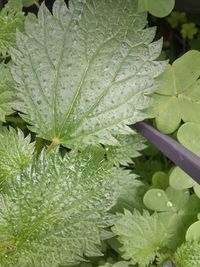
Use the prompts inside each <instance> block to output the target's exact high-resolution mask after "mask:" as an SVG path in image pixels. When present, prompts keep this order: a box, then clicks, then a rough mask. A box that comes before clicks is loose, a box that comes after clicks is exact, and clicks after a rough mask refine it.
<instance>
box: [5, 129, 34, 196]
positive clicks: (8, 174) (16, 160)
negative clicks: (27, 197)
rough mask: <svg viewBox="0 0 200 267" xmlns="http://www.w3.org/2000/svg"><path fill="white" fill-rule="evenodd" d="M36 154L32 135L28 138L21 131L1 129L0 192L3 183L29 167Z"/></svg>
mask: <svg viewBox="0 0 200 267" xmlns="http://www.w3.org/2000/svg"><path fill="white" fill-rule="evenodd" d="M33 152H34V143H30V135H29V136H27V137H26V138H25V137H24V134H23V132H22V131H20V130H19V129H18V130H17V132H16V130H14V129H13V128H10V129H9V130H8V129H6V128H4V127H1V128H0V191H1V189H2V183H6V181H7V179H9V178H13V177H15V176H16V175H17V173H18V172H20V171H21V170H23V169H26V167H27V166H28V165H29V163H30V161H31V158H32V156H33Z"/></svg>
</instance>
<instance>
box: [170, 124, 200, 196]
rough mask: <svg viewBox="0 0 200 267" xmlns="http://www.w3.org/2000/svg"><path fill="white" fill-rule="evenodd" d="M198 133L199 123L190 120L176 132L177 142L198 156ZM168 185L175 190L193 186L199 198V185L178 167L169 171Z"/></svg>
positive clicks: (199, 154)
mask: <svg viewBox="0 0 200 267" xmlns="http://www.w3.org/2000/svg"><path fill="white" fill-rule="evenodd" d="M199 135H200V124H198V123H192V122H187V123H184V124H183V125H182V126H181V127H180V128H179V129H178V132H177V138H178V140H179V142H180V143H181V144H183V145H184V146H185V147H186V148H188V149H190V150H191V151H192V152H194V153H195V154H197V155H198V156H200V145H199ZM170 185H171V186H172V187H173V188H175V189H177V190H179V189H186V188H191V187H193V189H194V192H195V193H196V195H197V196H198V197H199V198H200V185H199V184H197V183H196V182H195V181H194V180H192V178H191V177H190V176H189V175H187V174H186V173H185V172H184V171H182V170H181V169H180V168H179V167H175V168H174V169H173V170H172V171H171V174H170Z"/></svg>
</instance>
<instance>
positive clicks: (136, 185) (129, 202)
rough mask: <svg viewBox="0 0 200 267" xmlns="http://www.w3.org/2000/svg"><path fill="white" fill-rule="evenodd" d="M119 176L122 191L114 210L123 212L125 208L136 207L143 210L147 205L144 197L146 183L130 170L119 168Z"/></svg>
mask: <svg viewBox="0 0 200 267" xmlns="http://www.w3.org/2000/svg"><path fill="white" fill-rule="evenodd" d="M120 170H121V171H120ZM118 177H119V182H118V183H119V185H120V187H121V192H120V195H119V197H118V200H117V203H116V205H115V206H114V207H113V208H112V212H123V210H124V209H128V210H130V211H133V210H134V209H137V210H143V208H145V206H144V204H143V201H142V199H143V196H144V193H145V192H146V190H147V189H146V186H145V185H144V183H142V182H141V181H140V180H138V179H136V178H137V176H136V175H135V174H133V173H131V172H130V170H124V169H122V168H120V169H119V170H118Z"/></svg>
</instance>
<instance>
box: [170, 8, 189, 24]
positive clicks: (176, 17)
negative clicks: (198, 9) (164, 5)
mask: <svg viewBox="0 0 200 267" xmlns="http://www.w3.org/2000/svg"><path fill="white" fill-rule="evenodd" d="M166 20H167V21H168V22H169V24H170V25H171V27H172V28H176V27H177V26H178V25H179V23H184V22H186V21H187V17H186V13H185V12H177V11H173V12H172V13H171V14H170V16H169V17H167V18H166Z"/></svg>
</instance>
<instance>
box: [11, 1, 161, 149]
mask: <svg viewBox="0 0 200 267" xmlns="http://www.w3.org/2000/svg"><path fill="white" fill-rule="evenodd" d="M145 25H146V14H139V13H137V1H136V0H130V1H129V0H125V1H124V0H111V1H107V0H103V1H98V0H93V1H92V0H87V1H84V0H78V1H75V0H71V1H69V9H68V8H67V6H66V5H65V3H64V0H57V1H56V2H55V4H54V7H53V15H52V14H50V12H49V11H48V9H47V8H46V7H45V6H44V5H42V7H41V8H40V10H39V14H38V20H37V21H35V22H33V21H31V23H30V21H29V20H27V21H26V27H25V28H26V30H25V34H21V33H18V34H17V44H18V50H13V53H12V58H13V60H14V62H15V64H16V66H15V67H14V68H13V76H14V78H15V81H16V83H17V95H18V96H19V97H20V98H21V100H22V103H21V104H19V105H18V109H19V110H20V111H21V112H23V113H24V115H23V118H24V119H25V120H26V121H27V122H28V123H30V124H31V125H32V127H31V130H33V131H34V132H36V133H37V134H38V136H40V137H42V138H44V139H48V140H56V141H58V142H60V143H61V144H63V145H65V146H67V147H73V146H75V145H76V144H79V143H80V142H81V143H99V142H101V143H103V144H116V143H117V140H116V139H115V138H114V137H113V135H117V134H119V133H125V132H127V131H128V132H129V130H128V129H127V127H126V124H132V123H135V122H137V121H140V120H142V119H143V118H144V117H145V116H146V115H144V114H143V112H142V111H141V110H143V109H145V108H146V107H148V106H149V105H150V102H151V101H150V100H149V97H148V95H149V94H150V93H152V91H153V89H154V86H155V82H154V79H153V78H154V77H156V76H157V75H158V74H159V73H161V72H162V70H163V68H164V66H165V63H163V62H158V61H155V59H156V58H157V57H158V56H159V54H160V50H161V42H160V41H158V42H154V43H153V44H150V43H151V42H152V40H153V38H154V34H155V29H144V27H145Z"/></svg>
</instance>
